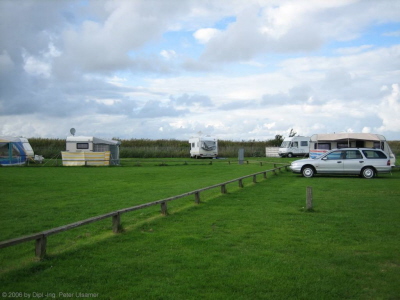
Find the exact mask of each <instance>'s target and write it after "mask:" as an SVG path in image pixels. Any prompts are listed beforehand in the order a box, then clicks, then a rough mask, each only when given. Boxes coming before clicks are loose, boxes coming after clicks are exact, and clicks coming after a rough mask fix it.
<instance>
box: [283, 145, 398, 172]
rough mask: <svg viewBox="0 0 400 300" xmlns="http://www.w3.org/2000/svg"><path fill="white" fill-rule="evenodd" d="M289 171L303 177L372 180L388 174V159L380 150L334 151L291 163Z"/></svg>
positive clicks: (355, 149) (389, 167)
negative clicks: (320, 176)
mask: <svg viewBox="0 0 400 300" xmlns="http://www.w3.org/2000/svg"><path fill="white" fill-rule="evenodd" d="M290 169H291V170H292V171H293V172H294V173H301V174H303V176H304V177H313V176H314V175H315V174H349V175H360V176H362V177H364V178H373V177H374V176H375V175H376V174H378V173H390V172H391V170H392V167H391V166H390V158H389V157H388V156H387V155H386V153H385V152H383V151H382V150H380V149H371V148H343V149H334V150H331V151H329V152H327V153H325V154H323V155H321V156H318V157H316V158H314V159H300V160H296V161H294V162H292V164H291V165H290Z"/></svg>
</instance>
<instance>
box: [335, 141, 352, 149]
mask: <svg viewBox="0 0 400 300" xmlns="http://www.w3.org/2000/svg"><path fill="white" fill-rule="evenodd" d="M337 148H338V149H342V148H351V145H350V144H349V143H348V142H341V143H339V142H338V143H337Z"/></svg>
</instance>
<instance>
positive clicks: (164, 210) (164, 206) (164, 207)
mask: <svg viewBox="0 0 400 300" xmlns="http://www.w3.org/2000/svg"><path fill="white" fill-rule="evenodd" d="M161 214H163V215H164V216H166V215H167V214H168V210H167V202H165V201H164V202H161Z"/></svg>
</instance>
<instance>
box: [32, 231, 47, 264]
mask: <svg viewBox="0 0 400 300" xmlns="http://www.w3.org/2000/svg"><path fill="white" fill-rule="evenodd" d="M46 246H47V237H46V236H45V235H42V236H41V237H40V238H38V239H37V240H36V245H35V254H36V257H37V258H39V259H43V258H44V256H45V255H46Z"/></svg>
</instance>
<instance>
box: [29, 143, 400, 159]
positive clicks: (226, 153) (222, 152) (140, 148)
mask: <svg viewBox="0 0 400 300" xmlns="http://www.w3.org/2000/svg"><path fill="white" fill-rule="evenodd" d="M118 140H119V141H121V147H120V157H121V158H162V157H171V158H179V157H182V158H184V157H189V151H190V146H189V143H188V141H184V140H175V139H161V140H150V139H129V140H122V139H118ZM29 142H30V144H31V146H32V148H33V150H34V152H35V154H40V155H43V156H44V157H45V158H53V157H57V156H60V153H61V151H65V140H63V139H45V138H29ZM388 143H389V145H390V147H391V149H392V151H393V152H394V153H395V155H396V156H399V155H400V141H389V142H388ZM279 145H280V140H277V139H273V140H267V141H255V140H249V141H227V140H219V141H218V149H219V151H218V152H219V153H218V156H219V157H237V156H238V151H239V149H241V148H243V149H244V153H245V156H246V157H264V156H265V147H279Z"/></svg>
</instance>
